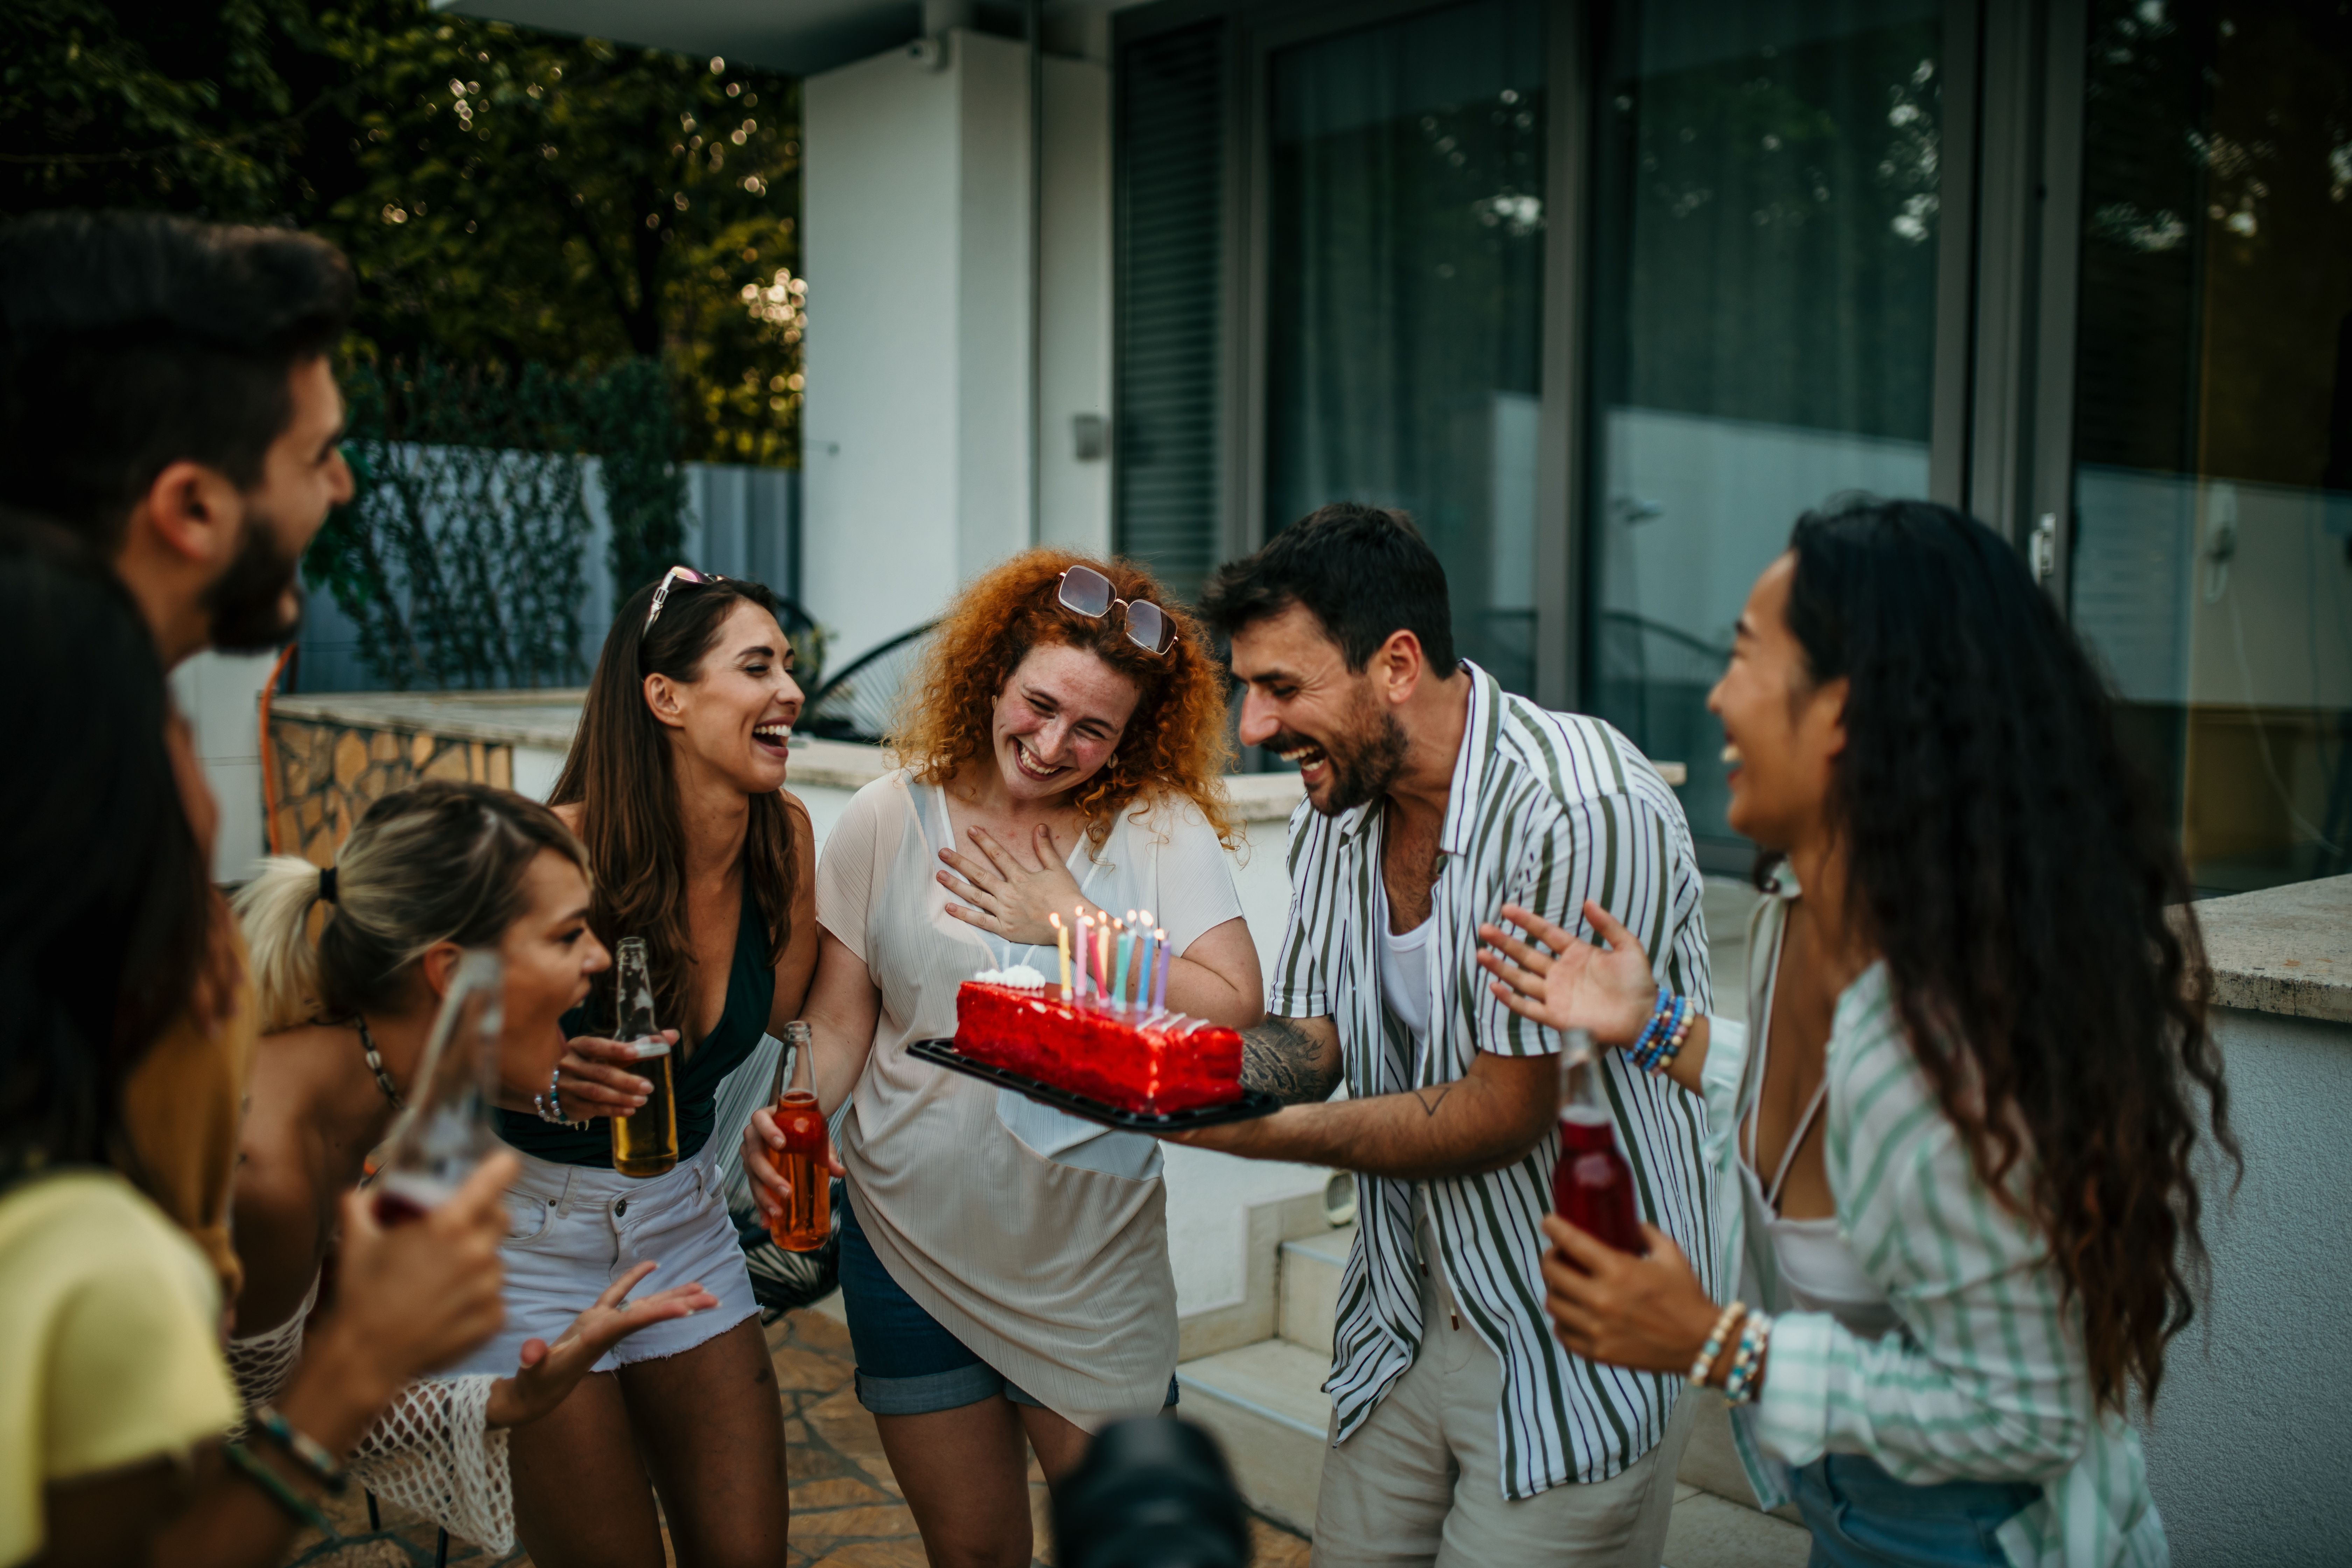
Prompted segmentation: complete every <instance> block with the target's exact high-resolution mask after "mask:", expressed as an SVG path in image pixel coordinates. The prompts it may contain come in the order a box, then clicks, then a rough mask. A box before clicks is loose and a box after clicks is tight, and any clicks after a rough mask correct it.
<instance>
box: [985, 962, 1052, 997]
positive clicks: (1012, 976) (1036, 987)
mask: <svg viewBox="0 0 2352 1568" xmlns="http://www.w3.org/2000/svg"><path fill="white" fill-rule="evenodd" d="M972 978H973V979H974V980H976V981H978V982H980V984H982V985H1009V986H1011V987H1013V989H1014V990H1015V991H1043V990H1044V989H1045V976H1044V975H1042V974H1040V973H1037V972H1036V971H1035V970H1034V969H1032V968H1030V967H1029V966H1028V965H1027V964H1025V963H1016V964H1013V965H1012V966H1011V967H1010V968H1006V969H983V970H982V971H981V972H980V973H977V974H975V975H973V976H972Z"/></svg>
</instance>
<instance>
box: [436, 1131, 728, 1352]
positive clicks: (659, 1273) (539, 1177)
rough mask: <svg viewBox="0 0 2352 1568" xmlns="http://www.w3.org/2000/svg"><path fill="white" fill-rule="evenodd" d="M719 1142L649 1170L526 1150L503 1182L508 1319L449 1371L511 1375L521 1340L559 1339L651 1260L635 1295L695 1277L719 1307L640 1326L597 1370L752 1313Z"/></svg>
mask: <svg viewBox="0 0 2352 1568" xmlns="http://www.w3.org/2000/svg"><path fill="white" fill-rule="evenodd" d="M718 1145H719V1141H718V1140H717V1139H715V1138H714V1139H712V1140H711V1141H710V1142H708V1143H705V1144H704V1145H703V1146H702V1152H700V1153H698V1154H697V1155H696V1156H695V1157H694V1158H693V1159H691V1160H688V1161H687V1162H686V1163H683V1164H681V1165H679V1166H678V1167H677V1169H675V1170H673V1171H670V1172H668V1173H667V1174H664V1175H659V1176H651V1177H644V1178H640V1177H635V1176H625V1175H622V1174H621V1173H619V1172H618V1171H599V1170H594V1169H592V1168H590V1167H588V1166H585V1165H559V1164H555V1163H552V1162H551V1161H547V1160H541V1159H537V1158H534V1157H533V1156H531V1155H529V1154H522V1153H520V1152H518V1158H520V1160H521V1161H522V1174H521V1175H520V1176H519V1177H517V1178H516V1180H515V1184H514V1185H512V1186H511V1187H509V1188H508V1189H507V1214H508V1216H509V1220H510V1221H511V1228H510V1229H509V1232H508V1233H507V1239H506V1244H505V1245H504V1246H503V1247H499V1261H500V1262H501V1263H503V1264H505V1265H506V1271H507V1280H506V1309H507V1321H506V1326H505V1327H504V1328H502V1329H500V1330H499V1332H498V1334H497V1336H496V1337H495V1338H493V1339H492V1340H490V1342H488V1343H487V1344H485V1345H483V1346H482V1347H481V1348H480V1349H479V1350H478V1351H476V1352H474V1353H473V1354H472V1355H471V1356H468V1357H467V1359H466V1361H465V1362H464V1363H462V1364H460V1365H459V1366H457V1367H455V1368H453V1369H452V1370H453V1371H455V1372H458V1373H474V1372H486V1373H492V1374H494V1375H496V1376H499V1377H505V1376H508V1375H509V1374H511V1373H513V1372H514V1370H515V1366H516V1364H517V1361H518V1358H519V1357H520V1355H521V1353H522V1346H523V1342H524V1341H525V1340H531V1339H541V1340H545V1341H546V1342H548V1343H550V1344H553V1343H554V1342H556V1341H557V1340H558V1339H560V1338H562V1335H563V1333H564V1331H566V1330H567V1329H569V1328H571V1326H572V1319H574V1318H576V1317H578V1316H579V1315H580V1314H581V1313H582V1312H584V1311H586V1310H588V1309H589V1308H590V1307H591V1306H593V1304H594V1303H595V1300H596V1298H597V1297H598V1296H599V1295H601V1294H602V1293H603V1292H604V1289H605V1288H606V1287H607V1286H609V1285H611V1284H612V1282H613V1281H614V1279H617V1278H618V1277H619V1276H620V1275H621V1274H623V1273H625V1271H627V1270H628V1269H629V1268H634V1267H635V1265H637V1264H639V1263H642V1262H644V1261H646V1259H647V1258H651V1259H653V1260H654V1261H655V1262H656V1263H658V1264H659V1265H660V1267H659V1268H656V1269H655V1270H654V1271H653V1273H651V1274H650V1275H648V1276H646V1279H645V1280H644V1282H643V1283H641V1284H639V1285H638V1286H637V1288H636V1289H635V1290H634V1291H632V1292H631V1293H630V1294H631V1295H632V1296H633V1297H642V1296H646V1295H650V1294H651V1293H653V1292H654V1291H656V1290H666V1289H668V1288H669V1287H671V1286H673V1285H688V1284H697V1283H698V1284H700V1285H701V1287H702V1288H703V1289H706V1290H708V1291H709V1292H710V1293H711V1294H712V1295H713V1296H716V1297H718V1298H719V1305H718V1306H716V1307H713V1308H709V1309H707V1310H703V1311H699V1312H697V1313H695V1314H694V1315H693V1316H691V1317H687V1318H675V1319H672V1320H671V1321H668V1322H664V1323H655V1324H653V1325H652V1326H651V1327H649V1328H644V1329H640V1330H638V1331H636V1332H635V1333H634V1334H631V1335H630V1336H629V1337H628V1338H626V1339H625V1340H623V1341H622V1342H620V1343H619V1344H617V1345H615V1346H614V1347H613V1349H611V1350H609V1351H607V1352H604V1355H603V1356H602V1357H600V1358H599V1359H598V1360H597V1362H596V1364H595V1366H594V1368H593V1370H594V1371H597V1372H610V1371H612V1370H613V1369H614V1367H618V1366H626V1365H629V1364H631V1363H635V1362H643V1361H657V1360H659V1359H660V1358H662V1357H664V1356H673V1355H676V1354H677V1353H678V1352H681V1351H690V1350H692V1349H693V1348H694V1347H695V1346H697V1345H698V1344H703V1343H705V1342H709V1341H711V1340H715V1339H717V1338H718V1337H719V1335H721V1334H723V1333H725V1332H726V1331H728V1330H730V1329H731V1328H733V1327H734V1326H735V1325H736V1324H738V1323H740V1322H741V1321H743V1320H744V1319H746V1318H750V1317H753V1316H756V1315H757V1314H758V1312H759V1310H760V1304H759V1303H758V1302H757V1301H755V1300H752V1297H751V1271H750V1269H749V1268H746V1267H745V1265H744V1262H743V1248H742V1246H741V1244H740V1242H739V1241H738V1240H737V1239H736V1236H735V1226H734V1222H733V1221H731V1220H730V1219H729V1218H728V1217H727V1195H726V1191H725V1189H724V1187H723V1186H722V1185H721V1184H720V1182H719V1169H718V1166H719V1153H718Z"/></svg>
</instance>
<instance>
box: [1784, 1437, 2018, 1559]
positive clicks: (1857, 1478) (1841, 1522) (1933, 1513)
mask: <svg viewBox="0 0 2352 1568" xmlns="http://www.w3.org/2000/svg"><path fill="white" fill-rule="evenodd" d="M1796 1479H1797V1485H1796V1500H1797V1511H1798V1512H1799V1513H1801V1514H1802V1515H1803V1516H1804V1519H1805V1528H1806V1529H1807V1530H1809V1531H1811V1532H1812V1536H1813V1554H1812V1556H1811V1558H1809V1559H1808V1560H1807V1568H2009V1555H2008V1553H2006V1552H2003V1551H2002V1550H2001V1549H2000V1541H1999V1540H1998V1539H1997V1538H1996V1537H1995V1535H1994V1533H1993V1532H1994V1531H1998V1530H1999V1529H2000V1527H2001V1526H2002V1525H2003V1524H2005V1523H2007V1522H2008V1521H2009V1519H2010V1517H2011V1515H2012V1514H2014V1513H2016V1512H2017V1510H2020V1509H2021V1508H2025V1507H2027V1506H2028V1505H2030V1504H2031V1503H2032V1502H2033V1501H2034V1500H2036V1499H2037V1498H2039V1497H2041V1495H2042V1488H2041V1487H2040V1486H2039V1485H2037V1484H2035V1483H2033V1482H2031V1481H1940V1482H1937V1483H1935V1484H1932V1485H1928V1486H1913V1485H1911V1484H1910V1483H1909V1482H1907V1481H1898V1480H1896V1479H1895V1478H1894V1477H1893V1476H1890V1475H1888V1474H1887V1473H1886V1472H1885V1470H1884V1469H1883V1468H1880V1467H1879V1466H1878V1465H1877V1464H1876V1463H1875V1462H1874V1461H1873V1460H1870V1459H1865V1458H1862V1457H1861V1456H1860V1455H1858V1454H1824V1455H1823V1456H1822V1458H1818V1459H1815V1460H1814V1461H1813V1462H1812V1463H1811V1464H1810V1465H1807V1466H1805V1467H1804V1468H1801V1469H1800V1470H1798V1471H1797V1473H1796Z"/></svg>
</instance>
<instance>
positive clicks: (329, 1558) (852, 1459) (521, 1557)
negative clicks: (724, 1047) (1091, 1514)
mask: <svg viewBox="0 0 2352 1568" xmlns="http://www.w3.org/2000/svg"><path fill="white" fill-rule="evenodd" d="M768 1349H769V1352H770V1353H771V1355H772V1358H773V1360H774V1363H775V1368H776V1383H777V1386H778V1388H779V1389H780V1390H781V1391H782V1397H783V1402H784V1443H785V1447H786V1451H787V1458H788V1463H789V1468H790V1473H791V1478H792V1494H793V1524H792V1542H791V1547H790V1550H789V1551H788V1552H787V1553H786V1556H785V1558H784V1561H783V1563H782V1564H779V1568H924V1565H925V1559H924V1556H923V1543H922V1540H921V1538H920V1537H919V1535H917V1533H916V1531H915V1519H914V1515H912V1514H910V1513H908V1511H907V1507H906V1504H905V1503H903V1502H902V1501H900V1500H899V1493H898V1483H897V1482H896V1481H895V1480H894V1479H892V1478H891V1475H890V1464H889V1461H888V1460H887V1459H886V1458H883V1456H882V1440H881V1437H880V1436H879V1435H878V1434H877V1433H876V1431H875V1429H874V1418H873V1417H872V1416H870V1415H866V1411H865V1410H864V1409H863V1408H862V1407H861V1406H860V1405H858V1403H857V1396H856V1394H854V1393H853V1392H852V1391H851V1389H850V1372H851V1360H850V1353H849V1331H848V1330H847V1329H845V1328H844V1327H842V1325H841V1324H840V1323H839V1322H838V1321H835V1320H834V1319H832V1318H829V1317H826V1316H824V1314H822V1313H819V1312H814V1311H802V1312H793V1313H791V1314H789V1315H787V1316H785V1317H783V1318H780V1319H778V1320H777V1321H775V1322H774V1323H772V1324H771V1325H770V1326H769V1329H768ZM1029 1504H1030V1512H1031V1514H1032V1515H1033V1517H1034V1519H1035V1520H1036V1530H1037V1550H1038V1553H1039V1556H1038V1562H1039V1563H1040V1564H1047V1563H1051V1562H1052V1561H1053V1559H1052V1555H1051V1552H1050V1549H1049V1544H1048V1533H1047V1529H1046V1523H1045V1520H1046V1512H1047V1504H1046V1491H1045V1478H1044V1477H1043V1475H1041V1474H1040V1473H1039V1471H1038V1469H1037V1467H1036V1464H1035V1462H1034V1460H1033V1461H1032V1462H1031V1464H1030V1467H1029ZM327 1512H328V1517H329V1518H330V1519H331V1520H332V1521H333V1522H334V1524H335V1527H336V1528H337V1529H338V1530H339V1531H341V1532H342V1539H341V1540H340V1541H329V1540H327V1539H326V1538H324V1537H323V1536H321V1535H320V1534H319V1533H318V1532H317V1531H305V1532H304V1533H303V1536H302V1538H301V1539H300V1540H299V1541H298V1542H296V1543H295V1546H294V1550H293V1551H292V1552H290V1553H289V1555H288V1557H287V1563H288V1564H289V1568H293V1565H296V1564H299V1568H430V1564H431V1563H432V1562H433V1553H434V1542H435V1537H436V1533H437V1532H436V1530H435V1529H434V1527H433V1526H432V1525H430V1524H426V1523H424V1522H421V1521H417V1520H415V1518H414V1517H413V1516H410V1517H395V1516H394V1515H393V1514H392V1513H391V1512H390V1511H389V1510H386V1512H385V1514H384V1517H383V1528H382V1529H380V1530H370V1529H369V1528H368V1518H367V1504H366V1502H365V1501H364V1500H362V1497H361V1496H360V1494H359V1493H358V1492H357V1491H356V1490H354V1491H353V1492H352V1494H351V1495H350V1496H349V1497H347V1498H344V1499H342V1500H338V1501H337V1502H335V1503H334V1505H333V1506H332V1507H331V1508H330V1509H329V1510H327ZM1251 1529H1252V1530H1253V1531H1254V1532H1255V1536H1256V1541H1255V1548H1256V1552H1255V1563H1256V1565H1257V1568H1307V1541H1306V1539H1305V1538H1304V1537H1302V1536H1299V1535H1297V1534H1294V1533H1292V1532H1291V1531H1286V1530H1284V1529H1282V1528H1281V1527H1280V1526H1278V1525H1275V1524H1272V1523H1269V1522H1267V1521H1264V1520H1253V1521H1251ZM449 1561H450V1562H451V1563H467V1564H469V1565H471V1568H529V1564H530V1557H529V1556H528V1555H527V1554H526V1553H524V1552H520V1551H517V1552H511V1553H509V1555H507V1556H505V1557H493V1556H492V1555H491V1554H490V1553H488V1552H484V1551H482V1550H481V1549H480V1548H478V1547H476V1546H474V1545H472V1544H470V1543H468V1542H457V1541H453V1542H450V1543H449Z"/></svg>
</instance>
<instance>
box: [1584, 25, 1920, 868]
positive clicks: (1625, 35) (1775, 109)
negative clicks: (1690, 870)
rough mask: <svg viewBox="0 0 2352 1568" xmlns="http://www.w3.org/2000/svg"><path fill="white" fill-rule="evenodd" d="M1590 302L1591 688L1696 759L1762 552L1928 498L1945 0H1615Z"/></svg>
mask: <svg viewBox="0 0 2352 1568" xmlns="http://www.w3.org/2000/svg"><path fill="white" fill-rule="evenodd" d="M1610 23H1611V26H1610V29H1609V36H1610V37H1611V39H1612V42H1611V45H1610V53H1609V58H1608V59H1607V60H1606V62H1605V65H1604V67H1603V71H1602V79H1601V95H1600V100H1599V103H1598V106H1597V132H1598V136H1597V143H1596V167H1595V196H1596V205H1595V208H1594V212H1595V217H1594V226H1593V231H1594V234H1595V237H1596V243H1595V247H1594V248H1595V258H1594V264H1595V270H1594V278H1593V287H1594V297H1593V308H1592V310H1591V322H1592V327H1591V341H1592V344H1593V351H1592V352H1593V361H1592V368H1591V374H1592V376H1593V385H1594V388H1595V395H1594V397H1593V399H1592V406H1593V417H1594V420H1595V422H1596V424H1595V428H1594V429H1593V430H1592V432H1591V443H1592V450H1593V455H1594V461H1593V462H1592V464H1591V472H1592V474H1593V475H1594V493H1593V494H1592V495H1591V498H1590V500H1589V510H1588V511H1587V516H1588V518H1589V520H1590V521H1589V524H1588V527H1587V530H1586V533H1587V539H1588V548H1589V550H1590V552H1591V553H1590V555H1589V557H1588V566H1589V576H1588V583H1589V587H1588V594H1589V597H1590V601H1591V615H1590V616H1588V617H1587V618H1586V636H1587V639H1588V640H1587V645H1586V649H1585V668H1586V671H1587V672H1588V673H1587V689H1588V695H1589V697H1590V699H1591V705H1592V708H1593V710H1594V711H1596V712H1598V713H1599V714H1601V716H1602V717H1604V718H1606V719H1608V720H1609V721H1612V723H1615V724H1616V725H1617V726H1618V727H1619V728H1621V729H1622V730H1623V731H1626V733H1627V734H1629V735H1631V736H1632V737H1633V740H1634V742H1636V743H1637V744H1639V745H1640V746H1641V747H1642V748H1643V751H1645V752H1648V753H1649V754H1650V756H1651V757H1652V758H1654V759H1655V760H1659V761H1664V762H1680V763H1685V764H1686V765H1687V766H1688V768H1689V783H1688V784H1686V785H1685V787H1684V790H1683V800H1684V805H1685V810H1686V811H1687V812H1688V814H1689V816H1690V822H1691V827H1692V830H1693V832H1695V833H1696V835H1697V836H1698V837H1699V838H1700V839H1701V841H1702V842H1706V841H1709V840H1713V841H1715V842H1717V843H1721V844H1729V843H1734V842H1736V841H1734V840H1731V839H1730V838H1729V829H1728V828H1727V827H1726V826H1725V825H1724V806H1725V803H1726V798H1727V796H1726V791H1725V785H1724V775H1723V768H1722V764H1721V763H1720V761H1719V756H1720V753H1721V751H1722V747H1723V734H1722V731H1721V729H1720V727H1719V726H1717V724H1716V723H1715V721H1713V719H1712V718H1711V717H1710V716H1709V715H1708V714H1707V713H1706V693H1707V689H1708V688H1709V687H1711V686H1712V685H1713V684H1714V683H1715V681H1716V679H1717V677H1718V676H1719V675H1720V674H1721V673H1722V668H1723V661H1724V659H1725V658H1726V657H1727V654H1728V652H1729V648H1730V642H1731V627H1732V624H1733V622H1734V621H1736V620H1737V619H1738V615H1739V607H1740V605H1741V603H1742V602H1743V601H1744V600H1745V599H1746V598H1747V595H1748V587H1749V585H1750V584H1752V583H1753V582H1754V580H1755V577H1756V574H1758V573H1759V572H1760V571H1761V570H1763V568H1764V566H1765V564H1766V563H1768V562H1769V561H1770V560H1771V558H1772V557H1773V556H1774V555H1775V554H1777V553H1779V552H1780V549H1781V547H1782V546H1783V545H1784V544H1785V543H1786V542H1787V541H1788V536H1789V529H1790V524H1791V523H1793V522H1794V521H1796V518H1797V515H1798V514H1799V513H1800V512H1801V511H1803V510H1805V509H1807V508H1809V507H1812V506H1816V505H1818V504H1820V503H1821V502H1822V500H1825V499H1827V498H1829V497H1830V496H1832V495H1833V494H1836V493H1838V492H1840V491H1843V490H1849V489H1865V490H1871V491H1875V492H1877V493H1879V494H1882V495H1913V496H1916V495H1924V494H1926V493H1927V443H1928V431H1929V410H1930V403H1931V390H1932V387H1933V384H1934V369H1935V363H1934V362H1935V352H1934V351H1935V316H1936V292H1937V277H1936V273H1937V266H1936V256H1937V235H1938V232H1939V230H1940V227H1941V224H1942V222H1943V217H1942V213H1941V210H1940V209H1941V201H1940V193H1939V189H1938V174H1939V163H1938V153H1939V143H1938V135H1939V127H1940V125H1941V123H1942V118H1943V109H1942V99H1941V86H1942V71H1941V68H1940V66H1939V63H1938V62H1939V59H1940V55H1941V43H1942V38H1943V27H1944V24H1943V20H1942V16H1941V13H1940V7H1939V6H1938V5H1937V4H1935V3H1934V0H1926V3H1921V0H1848V3H1845V4H1833V3H1832V4H1819V3H1806V4H1798V3H1796V0H1647V3H1641V4H1622V5H1616V6H1614V7H1612V11H1611V14H1610Z"/></svg>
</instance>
